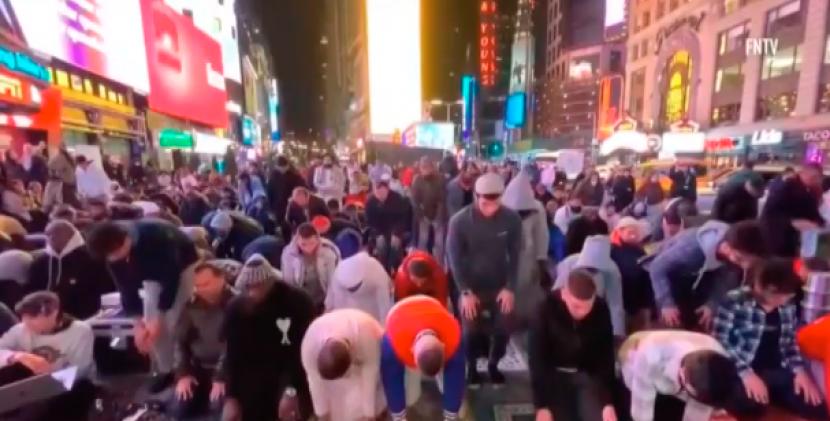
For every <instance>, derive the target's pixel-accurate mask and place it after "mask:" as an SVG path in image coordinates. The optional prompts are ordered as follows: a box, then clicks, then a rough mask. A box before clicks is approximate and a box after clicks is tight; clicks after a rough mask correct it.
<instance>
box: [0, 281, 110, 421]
mask: <svg viewBox="0 0 830 421" xmlns="http://www.w3.org/2000/svg"><path fill="white" fill-rule="evenodd" d="M15 310H16V312H17V314H18V315H19V316H20V318H21V322H20V323H18V324H16V325H15V326H14V327H12V328H11V329H10V330H9V331H8V332H6V333H5V334H3V336H2V337H0V369H2V368H7V367H10V366H17V367H19V368H21V369H23V371H22V372H23V373H26V374H25V375H24V377H29V376H32V375H35V376H37V375H44V374H50V373H53V372H56V371H59V370H63V369H66V368H69V367H75V368H76V369H77V372H76V377H75V382H74V384H73V385H72V388H71V390H70V391H69V392H66V393H64V394H62V395H58V396H56V397H54V398H51V399H48V400H46V401H42V402H37V403H36V404H32V405H29V406H27V407H24V408H23V410H22V412H23V413H24V416H23V417H22V419H42V420H66V421H81V420H86V419H87V415H88V412H89V409H90V407H91V406H92V402H93V400H94V399H95V386H94V385H93V384H92V382H91V381H90V380H91V379H93V378H94V377H95V362H94V361H93V359H92V349H93V341H94V335H93V333H92V328H91V327H90V326H89V325H87V324H86V323H85V322H82V321H79V320H75V319H73V318H72V317H70V316H68V315H67V314H65V313H64V312H63V311H62V309H61V301H60V298H58V296H57V295H55V294H54V293H51V292H48V291H40V292H35V293H32V294H29V295H27V296H26V297H24V298H23V299H22V300H21V301H20V302H19V303H18V304H17V306H15Z"/></svg>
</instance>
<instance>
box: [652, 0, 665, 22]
mask: <svg viewBox="0 0 830 421" xmlns="http://www.w3.org/2000/svg"><path fill="white" fill-rule="evenodd" d="M665 13H666V2H665V1H664V0H660V1H658V2H657V10H656V11H655V13H654V19H655V20H657V19H660V18H662V17H663V15H664V14H665Z"/></svg>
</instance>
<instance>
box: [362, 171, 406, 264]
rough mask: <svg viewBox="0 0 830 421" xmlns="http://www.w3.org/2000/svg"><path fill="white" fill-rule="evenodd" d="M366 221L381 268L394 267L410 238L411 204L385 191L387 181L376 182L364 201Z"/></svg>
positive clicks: (387, 184)
mask: <svg viewBox="0 0 830 421" xmlns="http://www.w3.org/2000/svg"><path fill="white" fill-rule="evenodd" d="M366 222H367V224H368V225H369V228H370V229H371V230H372V231H373V235H375V236H376V239H375V253H374V254H375V256H377V257H378V258H379V259H380V260H381V262H382V263H383V264H384V266H385V267H388V268H392V267H394V266H396V265H397V263H398V262H400V260H401V259H402V256H403V254H404V249H405V247H406V244H407V243H408V242H409V240H410V238H411V237H412V205H411V204H410V203H409V201H408V200H406V199H405V198H404V197H403V196H401V195H400V194H399V193H397V192H394V191H391V190H390V189H389V181H388V180H381V181H378V182H377V183H375V185H374V190H373V192H372V195H371V196H370V197H369V200H368V201H367V202H366Z"/></svg>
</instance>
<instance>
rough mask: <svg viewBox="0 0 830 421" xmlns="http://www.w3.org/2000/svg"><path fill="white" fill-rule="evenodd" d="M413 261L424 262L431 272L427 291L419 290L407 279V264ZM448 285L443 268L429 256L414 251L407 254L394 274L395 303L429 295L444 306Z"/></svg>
mask: <svg viewBox="0 0 830 421" xmlns="http://www.w3.org/2000/svg"><path fill="white" fill-rule="evenodd" d="M414 260H424V261H426V262H427V264H428V265H429V267H430V271H431V272H432V279H430V282H431V283H432V285H431V286H429V287H428V290H427V291H424V290H421V289H419V288H418V286H417V285H415V284H414V283H413V282H412V280H410V279H409V270H408V268H409V264H410V263H411V262H412V261H414ZM448 290H449V285H448V284H447V274H446V273H444V268H442V267H441V265H439V264H438V262H437V261H436V260H435V258H434V257H432V255H431V254H429V253H427V252H424V251H421V250H415V251H413V252H412V253H409V255H408V256H406V258H405V259H404V260H403V262H402V263H401V266H400V267H399V268H398V271H397V273H396V274H395V301H400V300H402V299H404V298H406V297H411V296H413V295H417V294H425V295H429V296H430V297H432V298H435V299H436V300H438V302H440V303H442V304H444V305H446V304H447V300H448V297H449V291H448Z"/></svg>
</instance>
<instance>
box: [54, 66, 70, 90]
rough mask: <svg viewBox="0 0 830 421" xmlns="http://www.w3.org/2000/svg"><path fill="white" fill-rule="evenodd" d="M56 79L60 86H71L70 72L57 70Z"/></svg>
mask: <svg viewBox="0 0 830 421" xmlns="http://www.w3.org/2000/svg"><path fill="white" fill-rule="evenodd" d="M55 81H56V82H57V84H58V86H63V87H64V88H68V87H69V73H66V72H65V71H63V70H55Z"/></svg>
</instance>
